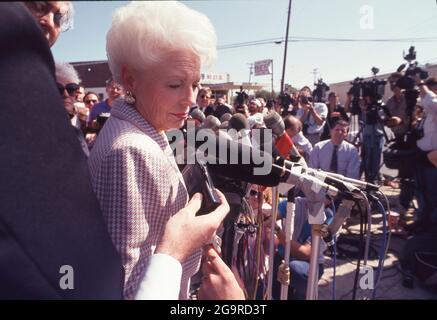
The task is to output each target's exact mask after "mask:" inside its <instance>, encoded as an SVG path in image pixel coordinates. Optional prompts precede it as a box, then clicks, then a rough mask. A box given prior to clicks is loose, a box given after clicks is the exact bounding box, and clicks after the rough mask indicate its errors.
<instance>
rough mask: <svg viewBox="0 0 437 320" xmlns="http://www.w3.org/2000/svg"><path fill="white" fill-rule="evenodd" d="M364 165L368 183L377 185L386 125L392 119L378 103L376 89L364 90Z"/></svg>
mask: <svg viewBox="0 0 437 320" xmlns="http://www.w3.org/2000/svg"><path fill="white" fill-rule="evenodd" d="M363 102H364V105H363V106H362V108H363V110H362V111H363V115H364V121H365V122H364V123H365V125H364V128H363V154H362V158H363V164H364V166H363V167H364V174H365V177H366V181H367V182H370V183H376V181H377V180H378V175H379V167H380V164H381V155H382V147H383V146H384V142H385V139H384V135H385V132H384V123H385V121H387V119H388V118H390V113H389V111H388V110H387V108H386V107H385V106H384V105H382V104H380V103H379V102H378V97H376V96H375V92H374V88H373V87H371V86H369V87H365V88H363Z"/></svg>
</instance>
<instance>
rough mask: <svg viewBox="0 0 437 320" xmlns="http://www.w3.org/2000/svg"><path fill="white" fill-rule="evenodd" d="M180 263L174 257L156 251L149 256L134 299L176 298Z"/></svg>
mask: <svg viewBox="0 0 437 320" xmlns="http://www.w3.org/2000/svg"><path fill="white" fill-rule="evenodd" d="M181 278H182V265H181V263H180V262H179V261H178V260H176V259H175V258H173V257H171V256H169V255H166V254H161V253H157V254H154V255H152V256H150V257H149V259H148V260H147V263H146V270H145V273H144V278H143V279H142V280H141V283H140V286H139V289H138V292H137V294H136V296H135V300H178V299H179V290H180V285H181Z"/></svg>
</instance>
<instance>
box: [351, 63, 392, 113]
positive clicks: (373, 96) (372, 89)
mask: <svg viewBox="0 0 437 320" xmlns="http://www.w3.org/2000/svg"><path fill="white" fill-rule="evenodd" d="M371 71H372V73H373V76H374V78H373V79H372V80H369V81H364V79H363V78H359V77H357V78H355V79H354V80H353V81H352V82H351V85H352V87H351V88H350V89H349V91H348V94H352V95H353V98H352V108H351V109H352V110H351V112H352V114H353V115H357V114H359V113H360V112H361V109H360V98H361V97H368V98H369V100H370V101H369V103H368V106H367V112H368V113H374V112H376V114H377V115H378V117H379V119H380V120H382V121H385V120H386V114H385V112H384V110H383V109H382V108H381V107H382V103H381V99H382V97H383V96H384V92H385V85H386V84H387V81H386V80H385V79H382V80H381V79H377V78H376V74H377V73H378V72H379V69H378V68H376V67H373V68H372V69H371ZM371 118H373V117H371Z"/></svg>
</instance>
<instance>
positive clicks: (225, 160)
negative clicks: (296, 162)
mask: <svg viewBox="0 0 437 320" xmlns="http://www.w3.org/2000/svg"><path fill="white" fill-rule="evenodd" d="M221 131H222V130H219V135H216V134H215V133H214V132H213V131H212V130H211V129H199V130H196V132H195V133H196V134H195V135H196V139H195V141H194V144H193V141H191V140H188V141H187V144H188V147H187V149H188V150H191V151H193V150H194V151H195V155H196V159H197V160H200V161H204V162H206V163H207V165H208V169H209V170H210V172H211V173H213V174H217V175H221V176H224V177H228V178H231V179H234V180H241V181H245V182H249V183H253V184H258V185H263V186H268V187H272V186H276V185H278V184H279V182H280V179H281V174H282V169H278V168H276V167H274V166H272V163H273V158H272V155H271V154H269V153H267V152H264V151H262V150H259V149H256V148H252V147H251V146H250V145H247V144H245V143H240V142H237V141H234V140H232V139H229V135H227V134H226V135H225V134H222V133H221Z"/></svg>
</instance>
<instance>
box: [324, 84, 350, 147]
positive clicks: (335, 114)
mask: <svg viewBox="0 0 437 320" xmlns="http://www.w3.org/2000/svg"><path fill="white" fill-rule="evenodd" d="M338 120H344V121H347V122H349V117H348V115H347V114H346V111H345V109H344V107H343V106H342V105H341V104H340V103H339V99H338V95H337V93H335V92H333V91H332V92H330V93H329V95H328V116H327V118H326V125H325V126H324V127H323V133H322V135H321V137H320V140H321V141H323V140H327V139H329V138H330V131H331V129H333V128H334V124H335V123H336V122H337V121H338Z"/></svg>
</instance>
